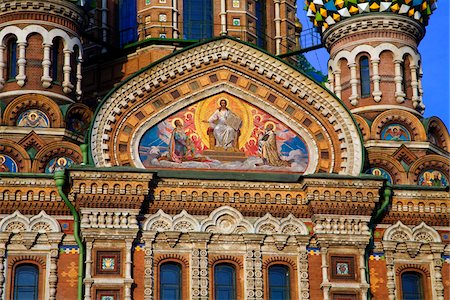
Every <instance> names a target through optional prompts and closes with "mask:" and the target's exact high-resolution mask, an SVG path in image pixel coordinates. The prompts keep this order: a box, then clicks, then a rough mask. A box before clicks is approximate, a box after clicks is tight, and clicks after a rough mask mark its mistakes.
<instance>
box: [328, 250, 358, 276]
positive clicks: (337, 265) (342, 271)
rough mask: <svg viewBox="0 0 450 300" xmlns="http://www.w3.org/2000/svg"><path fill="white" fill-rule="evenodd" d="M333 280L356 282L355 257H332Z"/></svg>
mask: <svg viewBox="0 0 450 300" xmlns="http://www.w3.org/2000/svg"><path fill="white" fill-rule="evenodd" d="M331 279H338V280H339V279H345V280H355V279H356V274H355V258H354V257H353V256H331Z"/></svg>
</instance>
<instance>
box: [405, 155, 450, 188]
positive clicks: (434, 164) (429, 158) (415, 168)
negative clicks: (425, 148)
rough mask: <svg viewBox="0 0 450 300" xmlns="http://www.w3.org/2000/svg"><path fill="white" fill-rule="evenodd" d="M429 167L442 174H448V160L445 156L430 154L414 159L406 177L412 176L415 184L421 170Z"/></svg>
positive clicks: (449, 170) (449, 171)
mask: <svg viewBox="0 0 450 300" xmlns="http://www.w3.org/2000/svg"><path fill="white" fill-rule="evenodd" d="M431 168H435V169H437V170H439V171H441V172H442V173H444V174H450V165H449V160H448V159H446V158H445V157H442V156H439V155H436V154H432V155H426V156H424V157H421V158H419V159H418V160H416V161H415V162H414V163H413V164H412V165H411V167H410V169H409V173H408V177H410V178H412V179H413V180H414V183H415V184H417V182H418V179H419V175H420V174H421V173H422V171H424V170H427V169H431Z"/></svg>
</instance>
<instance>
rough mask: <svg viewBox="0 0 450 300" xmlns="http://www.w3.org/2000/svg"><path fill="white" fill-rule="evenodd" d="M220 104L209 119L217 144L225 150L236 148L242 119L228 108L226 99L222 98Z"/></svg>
mask: <svg viewBox="0 0 450 300" xmlns="http://www.w3.org/2000/svg"><path fill="white" fill-rule="evenodd" d="M219 105H220V106H219V108H218V109H217V110H216V111H215V112H214V113H213V114H212V116H211V117H210V118H209V120H208V122H209V126H210V127H211V128H212V130H213V132H214V137H215V139H216V145H215V146H216V147H219V148H223V149H224V150H227V149H233V148H236V144H237V138H238V132H239V129H240V128H241V126H242V119H241V118H240V117H239V116H238V115H236V114H235V113H233V112H232V111H231V110H229V109H228V108H227V105H228V102H227V100H226V99H224V98H222V99H220V101H219Z"/></svg>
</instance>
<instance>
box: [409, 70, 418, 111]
mask: <svg viewBox="0 0 450 300" xmlns="http://www.w3.org/2000/svg"><path fill="white" fill-rule="evenodd" d="M410 69H411V87H412V102H413V106H414V108H416V107H418V106H419V104H420V98H419V82H418V79H417V66H415V65H410Z"/></svg>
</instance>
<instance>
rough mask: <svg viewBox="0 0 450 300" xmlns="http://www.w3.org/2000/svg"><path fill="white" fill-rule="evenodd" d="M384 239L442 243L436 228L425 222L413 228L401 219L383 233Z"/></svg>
mask: <svg viewBox="0 0 450 300" xmlns="http://www.w3.org/2000/svg"><path fill="white" fill-rule="evenodd" d="M383 241H395V242H412V241H416V242H421V243H431V242H436V243H440V242H441V237H440V235H439V233H438V232H437V231H436V230H435V229H433V228H432V227H430V226H428V225H427V224H425V223H424V222H422V223H420V224H419V225H417V226H416V227H414V228H412V229H411V228H409V227H408V226H406V225H404V224H403V223H402V222H401V221H398V222H397V223H395V224H394V225H392V226H390V227H389V228H388V229H386V231H385V232H384V235H383Z"/></svg>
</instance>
